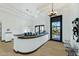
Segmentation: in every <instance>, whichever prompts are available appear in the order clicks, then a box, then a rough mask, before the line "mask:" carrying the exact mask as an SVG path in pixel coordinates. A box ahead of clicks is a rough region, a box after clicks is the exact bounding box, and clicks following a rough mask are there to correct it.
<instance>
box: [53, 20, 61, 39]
mask: <svg viewBox="0 0 79 59" xmlns="http://www.w3.org/2000/svg"><path fill="white" fill-rule="evenodd" d="M52 39H54V40H60V21H57V22H52Z"/></svg>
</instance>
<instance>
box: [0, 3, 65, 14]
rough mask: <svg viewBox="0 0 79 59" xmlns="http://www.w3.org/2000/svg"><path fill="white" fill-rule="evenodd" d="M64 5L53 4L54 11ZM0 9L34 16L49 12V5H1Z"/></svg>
mask: <svg viewBox="0 0 79 59" xmlns="http://www.w3.org/2000/svg"><path fill="white" fill-rule="evenodd" d="M64 5H65V3H62V4H61V3H54V9H59V8H62V7H63V6H64ZM0 7H2V8H5V10H6V11H7V10H10V11H12V12H13V13H17V14H23V15H25V14H27V15H29V16H34V15H37V14H38V13H42V12H48V11H50V10H51V3H2V4H0ZM0 9H1V8H0ZM8 12H9V11H8Z"/></svg>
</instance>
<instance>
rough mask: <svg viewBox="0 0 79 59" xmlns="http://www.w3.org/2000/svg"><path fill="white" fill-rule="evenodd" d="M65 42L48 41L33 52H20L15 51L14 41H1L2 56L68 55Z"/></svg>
mask: <svg viewBox="0 0 79 59" xmlns="http://www.w3.org/2000/svg"><path fill="white" fill-rule="evenodd" d="M66 55H67V52H66V51H65V48H64V46H63V43H60V42H55V41H48V42H47V43H46V44H44V45H43V46H42V47H40V48H39V49H38V50H37V51H35V52H33V53H31V54H20V53H15V52H14V51H13V42H8V43H5V42H0V56H66Z"/></svg>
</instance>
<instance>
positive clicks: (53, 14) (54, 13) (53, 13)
mask: <svg viewBox="0 0 79 59" xmlns="http://www.w3.org/2000/svg"><path fill="white" fill-rule="evenodd" d="M55 15H56V12H55V11H54V8H53V3H52V9H51V11H50V12H49V13H48V16H50V17H52V16H55Z"/></svg>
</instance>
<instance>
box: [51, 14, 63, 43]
mask: <svg viewBox="0 0 79 59" xmlns="http://www.w3.org/2000/svg"><path fill="white" fill-rule="evenodd" d="M57 17H60V19H61V20H60V26H61V27H60V41H59V40H54V41H58V42H62V15H58V16H55V17H51V18H50V40H53V39H52V21H53V18H57Z"/></svg>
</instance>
